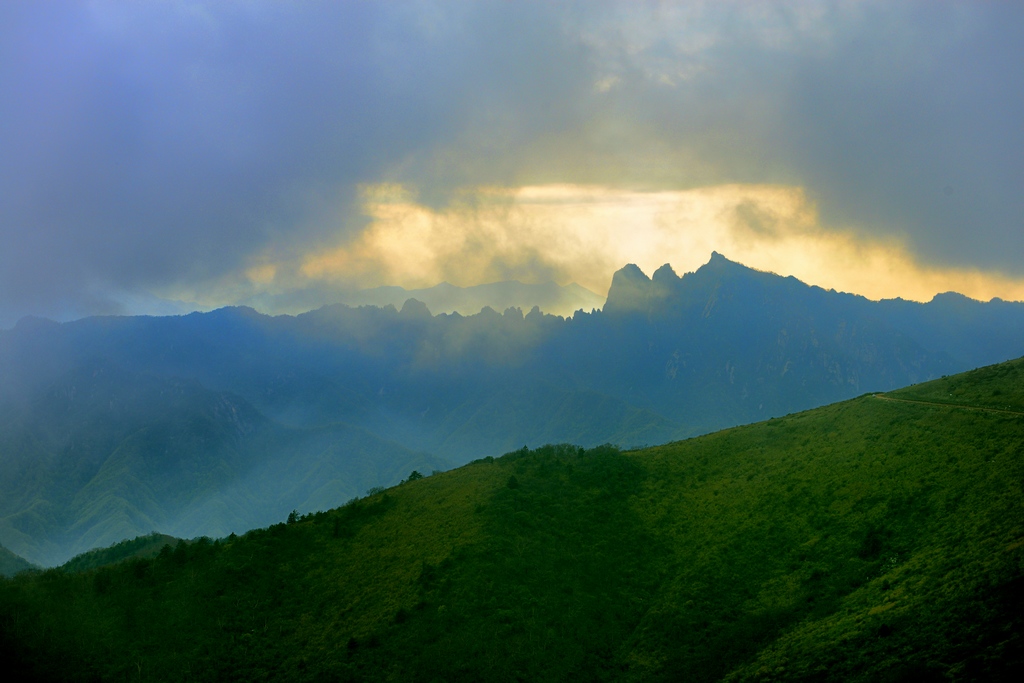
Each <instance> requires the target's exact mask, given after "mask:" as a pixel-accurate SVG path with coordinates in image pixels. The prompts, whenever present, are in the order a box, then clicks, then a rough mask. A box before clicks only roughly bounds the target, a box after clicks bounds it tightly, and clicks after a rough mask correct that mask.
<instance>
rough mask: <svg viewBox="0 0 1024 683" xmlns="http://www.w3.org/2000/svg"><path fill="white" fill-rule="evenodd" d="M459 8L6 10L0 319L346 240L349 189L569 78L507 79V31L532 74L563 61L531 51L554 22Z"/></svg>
mask: <svg viewBox="0 0 1024 683" xmlns="http://www.w3.org/2000/svg"><path fill="white" fill-rule="evenodd" d="M465 10H466V11H464V12H461V14H463V15H465V16H446V15H445V14H442V13H440V10H439V9H435V8H431V7H429V6H423V7H413V6H390V5H385V4H383V3H319V4H318V3H208V4H205V5H203V4H185V3H133V4H127V3H90V4H84V3H83V4H75V3H49V4H47V3H42V4H35V3H33V4H29V3H24V4H8V5H5V9H3V10H2V12H3V13H4V16H3V17H2V18H0V26H2V27H3V28H0V31H2V32H3V34H2V35H0V44H2V45H3V47H2V48H0V49H2V50H3V53H2V63H0V79H2V80H0V88H2V95H0V102H2V103H0V127H2V131H3V133H2V135H3V139H4V147H5V150H4V153H3V155H2V157H0V193H2V194H0V238H2V240H3V244H4V249H3V250H2V252H0V289H2V292H3V294H2V295H0V320H4V321H5V322H10V319H11V318H12V317H13V316H15V315H17V314H20V313H22V312H35V313H41V314H44V315H55V316H69V315H75V314H83V313H87V312H103V311H105V310H108V309H111V308H112V307H115V306H116V305H115V304H113V303H112V302H111V301H110V300H105V296H106V295H107V294H108V293H110V292H116V291H118V290H129V291H130V290H133V289H145V288H147V287H151V286H160V285H165V284H168V283H174V282H179V281H190V280H191V281H202V280H203V279H205V278H212V277H215V276H216V275H218V274H220V273H223V272H226V271H230V270H232V269H235V268H238V267H239V266H241V265H244V263H245V261H246V259H247V257H249V256H250V255H252V254H254V253H259V252H260V251H261V250H263V249H265V248H271V247H272V248H275V249H277V250H281V249H284V250H287V249H289V248H298V247H299V246H301V245H303V244H307V243H310V242H315V241H316V240H318V239H323V238H326V237H327V236H328V231H330V236H331V237H333V238H335V239H336V232H337V231H338V230H339V229H341V230H344V229H345V228H346V227H347V228H348V229H349V230H353V229H356V228H358V226H359V220H358V215H357V214H355V213H354V212H353V211H352V209H351V206H352V204H351V203H352V199H353V198H354V197H355V196H356V185H357V183H359V182H364V181H377V180H380V179H382V178H386V177H387V175H388V174H389V173H391V172H393V170H392V169H394V168H396V167H397V168H399V169H400V168H401V165H402V163H403V161H404V160H405V159H406V158H408V157H414V156H415V155H416V154H417V153H418V152H419V151H420V150H422V149H430V148H434V147H437V146H438V145H444V144H445V143H446V141H448V140H451V139H454V138H455V137H457V136H458V135H461V134H462V132H463V130H464V129H465V127H466V119H467V118H468V117H476V118H483V119H487V118H488V117H498V116H502V115H503V111H504V107H505V106H506V105H509V104H511V102H509V101H508V98H516V97H525V96H526V90H527V89H538V87H539V88H541V89H542V88H543V86H544V83H545V82H546V81H550V80H551V78H552V77H554V76H553V75H554V74H557V73H558V71H559V65H563V66H564V67H566V68H568V66H569V65H568V62H567V60H565V59H552V60H551V61H552V63H553V64H554V65H555V66H554V68H551V69H549V70H548V75H546V76H545V75H544V74H539V75H538V77H536V78H534V77H527V76H526V74H524V73H523V72H521V71H520V72H518V73H517V72H516V68H517V67H521V66H522V62H524V61H525V62H526V63H529V61H530V60H529V58H522V57H518V56H517V53H516V50H515V48H514V46H513V45H512V44H511V43H510V41H509V39H508V36H509V35H510V33H514V34H518V36H520V37H522V38H523V39H526V40H528V41H529V42H530V43H531V45H532V46H533V48H534V50H535V52H534V56H535V57H537V58H538V59H540V58H541V57H540V55H542V54H544V53H547V54H550V53H551V51H552V50H554V51H555V52H557V51H558V50H560V49H561V46H560V45H558V44H554V45H545V42H547V43H551V40H550V37H558V36H560V34H559V33H558V28H557V26H551V25H550V23H545V22H539V23H538V24H537V26H538V27H539V28H536V29H535V28H531V27H530V21H531V17H530V16H529V13H521V12H513V11H511V8H508V7H505V8H498V10H499V11H496V12H493V11H492V12H491V13H490V15H486V16H485V15H483V14H481V13H480V12H477V10H476V9H475V8H472V7H467V8H465ZM474 12H477V15H476V16H474ZM545 33H547V34H548V36H545V35H544V34H545ZM503 37H504V38H503ZM458 39H461V40H462V41H463V42H462V43H459V42H458ZM516 60H518V61H519V62H520V63H519V64H516V63H513V62H514V61H516ZM533 66H540V65H539V64H535V65H533ZM502 72H505V73H506V74H507V76H508V77H507V78H502ZM492 73H497V74H498V79H499V80H502V81H503V82H501V83H499V82H495V83H493V84H492V83H491V82H490V76H491V74H492ZM562 94H563V95H564V93H562Z"/></svg>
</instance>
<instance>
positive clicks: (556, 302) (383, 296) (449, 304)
mask: <svg viewBox="0 0 1024 683" xmlns="http://www.w3.org/2000/svg"><path fill="white" fill-rule="evenodd" d="M409 299H416V300H418V301H422V302H423V303H424V304H426V305H427V307H428V308H429V309H430V310H431V311H432V312H434V313H460V314H462V315H473V314H475V313H479V312H480V310H481V309H482V308H484V307H487V306H489V307H491V308H494V309H496V310H499V311H503V310H505V309H507V308H521V309H523V310H526V311H528V310H530V309H531V308H533V307H534V306H536V307H538V308H540V309H541V310H542V311H545V312H547V313H552V314H555V315H572V313H573V312H574V311H577V310H584V311H590V310H593V309H595V308H600V307H601V306H602V305H603V304H604V297H602V296H600V295H598V294H595V293H594V292H591V291H590V290H589V289H586V288H585V287H581V286H580V285H578V284H576V283H575V282H573V283H570V284H568V285H559V284H557V283H554V282H546V283H539V284H526V283H522V282H514V281H511V282H492V283H489V284H484V285H475V286H472V287H458V286H456V285H453V284H449V283H447V282H442V283H441V284H439V285H435V286H433V287H427V288H424V289H405V288H403V287H394V286H390V287H375V288H373V289H361V290H356V291H351V290H345V289H337V290H327V291H326V292H325V291H324V290H323V289H320V288H317V289H309V290H300V291H297V292H289V293H286V294H280V295H273V296H270V295H261V296H258V297H254V298H252V299H250V300H248V301H247V302H246V303H247V304H248V305H249V306H252V307H253V308H256V309H258V310H263V311H275V312H284V313H297V312H302V311H308V310H310V309H313V308H318V307H320V306H323V305H324V303H325V302H327V301H329V302H331V303H341V304H345V305H348V306H379V307H381V308H383V307H385V306H394V307H395V308H401V307H402V304H403V303H405V302H406V301H407V300H409Z"/></svg>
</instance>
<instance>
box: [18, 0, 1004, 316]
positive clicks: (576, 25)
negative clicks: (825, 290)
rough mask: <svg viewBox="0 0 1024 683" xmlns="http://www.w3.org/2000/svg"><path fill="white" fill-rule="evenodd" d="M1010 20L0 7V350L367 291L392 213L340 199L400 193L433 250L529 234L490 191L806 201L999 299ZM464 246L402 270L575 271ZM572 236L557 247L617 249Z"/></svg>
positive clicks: (997, 11)
mask: <svg viewBox="0 0 1024 683" xmlns="http://www.w3.org/2000/svg"><path fill="white" fill-rule="evenodd" d="M1022 15H1024V7H1022V6H1020V5H1019V4H1016V3H986V4H970V5H964V4H954V3H948V4H947V3H939V4H936V3H933V2H908V3H899V4H893V3H887V2H843V1H839V0H837V1H836V2H831V3H827V4H825V3H802V2H783V3H756V4H752V3H744V2H735V3H732V2H687V3H663V2H653V1H652V2H637V3H614V2H579V3H549V2H517V3H508V2H504V1H497V0H495V1H491V2H489V1H483V2H474V3H435V2H429V1H426V0H424V1H422V2H417V1H410V2H403V3H371V2H351V3H335V2H304V3H276V2H265V1H263V0H253V1H251V2H245V3H222V2H190V3H120V2H110V1H105V0H95V1H92V2H85V1H84V0H83V1H82V2H60V3H58V2H38V3H35V2H33V3H3V4H0V136H2V138H0V139H2V144H3V148H4V153H3V154H2V155H0V245H2V247H3V248H2V249H0V327H3V326H6V325H8V324H10V323H11V322H13V320H15V319H16V318H17V317H18V316H20V315H23V314H26V313H35V314H42V315H51V316H54V317H61V318H68V317H75V316H78V315H85V314H88V313H98V312H119V311H127V312H132V311H136V310H137V309H135V308H133V306H134V304H132V303H131V302H133V301H144V300H146V298H147V296H150V297H151V296H152V295H154V294H161V293H167V292H172V293H173V292H177V293H182V292H184V293H189V292H193V293H198V295H201V296H200V297H191V296H189V297H185V298H186V300H189V301H198V300H199V299H200V298H203V297H205V299H206V300H211V299H212V298H215V297H222V296H227V295H229V294H230V295H238V296H244V295H245V294H246V293H247V292H249V291H251V290H252V289H253V288H254V287H271V286H279V287H280V286H284V285H285V283H288V282H290V281H292V280H294V281H296V282H299V281H302V279H303V278H307V276H308V275H312V274H313V270H309V269H311V268H312V269H315V268H316V267H317V266H316V264H315V263H314V262H312V261H310V262H308V263H307V261H305V260H303V259H305V258H307V257H309V255H311V254H322V255H326V254H328V253H332V250H335V253H336V255H337V251H336V250H337V249H338V247H339V245H346V248H347V249H348V248H350V249H355V251H346V252H345V254H346V255H347V257H348V258H351V259H354V260H353V261H351V262H350V264H349V266H347V267H348V268H350V270H349V271H345V269H344V268H342V267H341V266H340V265H339V263H331V264H328V263H327V262H325V263H324V266H323V267H324V268H325V270H323V273H327V272H330V273H331V277H332V278H336V279H338V278H340V279H347V280H348V281H351V282H363V281H365V282H371V281H372V282H384V280H385V277H391V276H392V275H396V276H397V275H398V274H401V273H403V272H407V271H405V270H385V271H381V272H378V273H375V272H371V271H370V270H368V268H369V266H368V264H371V263H374V262H375V261H374V258H371V257H370V256H367V254H374V253H383V252H384V251H387V249H388V248H389V247H387V245H386V244H385V243H384V240H386V239H388V238H389V235H391V234H392V233H390V232H388V231H387V230H384V228H382V227H381V226H382V225H384V224H386V223H387V224H391V223H395V222H396V221H399V218H398V217H397V214H394V215H392V216H391V217H390V218H388V217H386V216H385V215H384V213H386V212H387V211H391V212H393V213H394V212H398V211H400V210H405V209H402V205H401V203H392V204H390V205H389V206H390V207H391V208H390V209H388V208H385V207H384V205H383V204H382V203H381V204H380V206H378V207H377V208H375V209H373V211H376V212H377V213H372V212H371V214H370V215H369V216H368V215H367V214H366V211H365V208H364V207H365V206H371V205H373V206H376V205H375V204H373V202H369V201H368V200H367V197H366V196H365V194H364V190H363V189H361V188H367V187H380V186H382V185H385V184H388V183H390V184H394V185H398V186H402V187H406V188H409V187H415V188H417V192H418V194H417V196H416V198H415V201H413V202H411V203H408V202H407V204H408V206H407V207H406V208H407V209H408V210H409V211H412V212H413V213H414V214H415V213H416V211H420V210H422V211H424V212H426V213H420V214H416V215H419V219H418V220H421V222H422V221H427V223H429V224H430V225H434V223H436V221H438V220H440V219H439V218H438V216H441V215H448V214H450V213H451V212H453V211H455V207H461V208H459V209H458V211H459V212H462V213H465V212H466V211H468V210H469V207H470V205H472V204H473V203H474V202H483V208H482V209H481V211H483V213H484V214H486V216H487V221H496V220H499V218H500V213H499V212H498V208H496V207H499V206H504V207H505V209H507V210H509V211H512V212H513V218H515V219H516V220H520V222H522V221H525V220H526V219H525V218H523V217H522V216H519V214H518V213H516V212H520V213H522V211H523V209H522V207H521V206H520V203H521V202H522V201H523V198H522V196H519V195H517V198H516V199H515V201H513V200H512V199H511V198H510V195H509V194H508V193H510V192H515V190H508V189H504V190H496V191H495V192H493V193H491V194H490V195H486V193H481V192H478V191H477V190H476V189H474V188H481V187H492V188H545V187H546V188H550V187H556V186H573V187H577V188H579V187H585V186H591V187H598V186H599V187H603V188H608V189H614V190H621V191H636V190H644V191H655V190H657V191H666V192H668V191H690V190H696V189H699V188H709V187H723V186H775V187H789V188H794V187H799V188H803V190H802V192H803V193H804V197H805V201H806V202H807V203H809V204H813V206H814V207H815V209H816V211H817V212H818V215H819V219H818V222H819V223H820V224H821V225H823V226H826V228H827V230H830V231H832V232H834V233H835V234H837V235H839V236H842V235H848V234H858V235H868V236H872V237H873V239H874V240H875V241H876V242H878V243H888V240H896V243H898V244H899V245H901V247H900V248H901V249H903V250H905V251H906V252H907V254H908V258H911V259H912V260H913V261H914V262H915V263H920V264H922V265H921V267H922V268H928V267H930V268H935V269H938V270H936V272H940V271H941V272H946V269H948V268H956V269H959V270H960V271H963V272H965V273H966V272H973V271H978V272H979V273H986V272H991V273H998V272H1003V273H1006V274H1008V277H1011V278H1012V277H1016V276H1019V275H1022V274H1024V261H1022V260H1021V259H1020V258H1019V255H1020V254H1021V253H1024V224H1022V223H1021V216H1024V193H1021V192H1020V187H1021V182H1022V179H1024V129H1022V128H1021V126H1020V125H1019V121H1020V120H1021V119H1022V118H1024V74H1022V73H1021V70H1020V69H1019V68H1018V65H1019V64H1020V63H1021V61H1022V58H1024V55H1022V52H1024V21H1022V19H1024V16H1022ZM466 188H469V189H468V190H467V189H466ZM503 193H504V194H503ZM485 195H486V198H485ZM758 206H759V207H760V206H761V205H760V204H758ZM415 207H419V208H418V209H417V208H415ZM590 208H591V209H592V208H593V207H590ZM587 210H590V209H587ZM761 210H764V209H763V207H762V209H761ZM382 212H383V213H382ZM741 213H742V212H741ZM460 215H461V214H460ZM517 216H518V217H517ZM748 218H749V221H748V222H750V221H753V222H752V223H751V226H754V227H752V229H755V231H756V225H761V227H762V228H763V227H764V225H766V224H764V225H762V224H760V223H758V221H759V220H762V219H760V218H757V217H756V216H754V217H752V218H750V217H748ZM411 220H412V219H411V218H409V217H406V218H402V220H401V222H402V225H406V226H407V227H406V228H403V229H405V230H409V231H411V230H412V228H411V227H408V226H411V225H413V222H411ZM388 221H390V222H391V223H388ZM480 221H482V222H481V224H480V225H481V227H479V230H480V231H482V232H479V233H478V234H477V233H474V234H476V235H477V236H476V237H474V236H473V235H472V234H470V233H466V234H464V235H461V236H460V235H458V234H456V235H454V236H450V237H444V236H442V235H434V238H435V239H437V240H440V241H442V242H443V241H444V240H447V242H446V243H447V244H449V246H451V245H454V244H460V245H462V248H463V249H465V250H466V253H467V255H466V257H465V258H464V259H462V260H463V261H464V262H465V264H466V270H465V271H464V272H461V273H459V272H455V271H454V270H452V268H449V266H447V265H443V266H442V265H438V264H434V265H432V266H430V267H429V268H427V267H426V266H423V267H420V266H417V265H416V263H414V262H413V261H412V260H411V259H410V260H409V261H408V262H407V263H406V266H407V267H409V268H412V270H411V271H408V272H413V273H419V275H418V277H420V278H426V277H428V275H429V273H431V272H433V271H438V272H440V271H444V272H446V273H449V275H450V277H451V279H453V280H459V281H461V282H464V283H469V282H470V280H472V279H473V278H496V277H504V276H516V277H519V276H521V277H527V278H542V277H547V276H549V275H557V274H559V273H563V272H568V271H566V270H565V268H566V267H567V266H565V265H564V264H563V263H562V262H561V261H559V260H558V259H556V258H554V257H552V256H551V250H550V249H547V248H546V247H544V245H540V244H533V243H532V242H531V244H533V246H527V245H521V246H517V245H515V244H513V243H508V244H504V245H503V246H502V247H501V254H502V257H501V258H499V259H488V258H484V257H483V256H478V255H476V254H477V253H478V252H479V253H481V254H482V253H489V250H490V248H491V247H490V245H489V244H488V240H490V239H492V238H494V237H497V236H498V235H499V233H500V234H501V235H505V233H503V232H501V230H500V228H499V226H496V225H491V224H489V223H488V224H487V225H486V226H485V225H484V223H485V222H486V221H483V218H481V219H480ZM442 222H443V221H442ZM421 229H423V230H432V229H433V228H429V226H428V227H426V228H421ZM522 229H523V230H527V229H526V228H525V227H524V228H522ZM364 230H369V231H370V232H368V233H365V234H364V233H363V231H364ZM574 230H576V231H575V232H573V231H569V232H566V233H559V235H560V236H559V237H558V239H561V240H570V238H571V239H578V240H582V241H584V242H587V243H590V242H593V241H597V240H606V241H607V240H609V239H610V238H607V237H606V236H605V235H604V233H603V232H602V230H603V229H602V228H600V227H595V228H593V230H590V231H587V230H584V229H583V227H580V228H579V229H578V230H577V229H576V228H574ZM495 231H497V232H495ZM524 234H527V235H529V236H537V235H542V234H543V227H542V226H540V225H538V226H535V227H531V228H529V230H527V232H526V233H524ZM404 237H405V238H407V239H411V240H412V241H413V242H414V243H415V241H416V239H417V238H416V233H414V232H411V233H409V234H407V235H404ZM503 239H508V240H511V241H512V242H514V241H515V240H516V239H518V237H517V234H512V235H505V237H504V238H503ZM530 239H534V237H530ZM534 241H535V242H536V241H537V240H534ZM611 242H613V243H614V242H615V240H614V239H612V240H611ZM360 244H361V245H364V246H362V247H359V248H356V247H355V246H353V245H360ZM563 246H564V247H565V248H574V243H571V242H564V244H563ZM712 248H717V249H718V250H719V251H723V252H725V251H727V248H726V247H725V245H712ZM360 249H362V250H363V251H360ZM375 250H376V251H375ZM431 253H433V252H431ZM445 253H448V252H445ZM588 253H590V252H588ZM601 253H602V254H603V253H605V252H601ZM432 258H433V257H432ZM437 258H439V259H441V260H442V261H443V260H444V259H448V260H447V261H445V263H449V262H450V263H452V264H455V263H457V262H458V261H459V259H458V258H456V257H455V256H445V257H444V258H442V257H441V256H437ZM593 258H597V257H596V256H595V257H593ZM602 258H603V257H602ZM702 258H703V256H702ZM615 262H616V263H615V266H616V267H617V266H619V265H621V263H622V262H624V259H623V258H617V259H615ZM270 263H273V264H277V265H276V266H275V267H276V268H277V270H275V271H274V273H273V276H272V277H271V275H270V271H269V270H266V269H265V268H264V269H263V270H259V268H263V267H264V266H266V265H267V264H270ZM432 263H433V262H432ZM304 264H305V266H304ZM488 264H489V265H488ZM328 265H329V266H330V267H329V268H328V267H327V266H328ZM303 267H305V268H306V271H305V272H306V274H304V271H303V270H302V269H303ZM605 267H606V266H605V264H604V263H603V262H601V263H600V264H598V263H597V262H595V263H594V264H593V271H592V272H595V273H596V272H598V271H599V270H601V269H603V268H605ZM253 268H257V270H252V269H253ZM289 269H290V270H289ZM431 269H433V270H431ZM247 270H248V271H250V275H251V276H252V277H247V276H246V275H245V273H246V271H247ZM346 272H347V274H346ZM446 277H447V276H446ZM992 277H996V276H995V275H993V276H992ZM211 283H213V284H215V285H216V287H217V291H216V292H204V289H206V288H207V287H209V286H212V285H211Z"/></svg>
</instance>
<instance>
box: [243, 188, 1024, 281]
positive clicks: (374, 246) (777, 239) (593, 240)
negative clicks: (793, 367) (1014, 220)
mask: <svg viewBox="0 0 1024 683" xmlns="http://www.w3.org/2000/svg"><path fill="white" fill-rule="evenodd" d="M363 201H364V212H365V213H366V215H367V216H368V217H369V218H370V223H369V225H368V226H367V228H366V229H365V230H364V231H363V232H362V233H361V234H360V235H359V236H358V237H356V238H355V239H354V240H352V241H350V242H348V243H346V244H344V245H342V246H338V247H335V248H330V249H323V250H319V251H315V252H312V253H308V254H306V255H305V256H304V257H303V258H302V260H301V265H300V266H299V268H298V271H299V273H301V276H303V277H304V278H308V279H309V280H312V281H320V282H350V283H351V282H357V283H359V284H360V285H362V286H374V285H381V284H392V285H401V286H404V287H425V286H431V285H434V284H437V283H438V282H441V281H448V282H451V283H453V284H457V285H463V286H467V285H473V284H479V283H482V282H493V281H497V280H506V279H519V280H523V281H527V282H529V281H534V282H537V281H546V280H551V279H554V280H556V281H559V282H562V283H567V282H570V281H575V282H577V283H579V284H581V285H583V286H585V287H587V288H589V289H592V290H593V291H595V292H599V293H602V294H603V293H604V292H607V289H608V286H609V284H610V283H611V277H612V274H613V273H614V271H615V270H616V269H618V268H620V267H621V266H623V265H624V264H626V263H636V264H637V265H638V266H640V268H641V269H643V270H644V271H645V272H647V273H651V272H653V271H654V270H655V269H656V268H658V267H659V266H660V265H662V264H664V263H670V264H671V265H672V267H673V268H674V269H675V270H676V271H677V272H679V273H683V272H688V271H692V270H695V269H696V268H698V267H700V265H701V264H703V263H705V262H706V261H707V259H708V257H709V255H710V253H711V252H712V251H719V252H721V253H723V254H725V255H726V256H727V257H729V258H730V259H733V260H735V261H739V262H741V263H743V264H745V265H748V266H750V267H753V268H757V269H760V270H768V271H773V272H776V273H779V274H782V275H794V276H796V277H797V278H799V279H801V280H803V281H805V282H807V283H809V284H816V285H819V286H821V287H824V288H833V289H836V290H840V291H848V292H854V293H857V294H863V295H864V296H867V297H868V298H872V299H881V298H894V297H903V298H906V299H914V300H918V301H927V300H929V299H930V298H931V297H932V296H933V295H935V294H936V293H939V292H944V291H950V290H954V291H958V292H961V293H963V294H966V295H968V296H971V297H973V298H977V299H982V300H987V299H990V298H992V297H1001V298H1004V299H1013V300H1021V299H1024V282H1022V281H1021V280H1017V279H1013V278H1010V277H1007V276H1004V275H1001V274H999V273H995V272H983V271H980V270H966V269H955V268H941V267H936V266H928V265H925V264H923V263H920V262H919V261H918V260H917V259H915V257H914V255H913V254H912V253H910V251H909V250H908V249H907V247H906V246H905V244H904V243H902V242H901V241H899V240H898V239H895V238H894V239H890V240H888V241H883V240H880V239H878V238H877V237H870V236H868V235H867V234H866V233H863V234H862V233H858V232H856V231H854V230H837V229H832V228H826V227H825V226H823V225H821V223H820V221H819V218H818V212H817V208H816V206H815V204H814V202H812V201H811V200H810V199H809V198H808V196H807V195H806V193H805V192H804V191H803V190H802V189H801V188H798V187H787V186H780V185H735V184H733V185H721V186H715V187H705V188H699V189H691V190H680V191H657V192H648V191H637V190H622V189H615V188H610V187H602V186H580V185H544V186H528V187H521V188H495V187H483V188H475V189H472V190H466V191H464V192H463V194H462V196H461V199H459V200H458V201H454V202H452V203H450V204H449V205H447V206H444V207H442V208H432V207H430V206H427V205H426V204H424V203H421V202H419V201H417V198H416V195H415V193H414V192H413V191H412V190H411V189H410V188H407V187H402V186H398V185H373V186H367V187H364V188H363ZM265 272H266V271H265V270H261V271H260V273H261V274H263V273H265Z"/></svg>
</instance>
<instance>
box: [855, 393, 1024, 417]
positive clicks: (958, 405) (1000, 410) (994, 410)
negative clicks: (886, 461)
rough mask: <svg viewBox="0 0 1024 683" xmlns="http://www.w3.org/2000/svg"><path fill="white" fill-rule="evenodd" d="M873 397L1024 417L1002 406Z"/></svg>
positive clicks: (875, 395)
mask: <svg viewBox="0 0 1024 683" xmlns="http://www.w3.org/2000/svg"><path fill="white" fill-rule="evenodd" d="M872 396H874V397H875V398H877V399H879V400H882V401H896V402H897V403H916V404H918V405H922V406H936V407H939V408H963V409H964V410H981V411H984V412H986V413H1002V414H1004V415H1019V416H1021V417H1024V412H1020V411H1017V410H1006V409H1003V408H986V407H985V406H971V405H966V404H963V403H939V402H937V401H917V400H914V399H911V398H895V397H893V396H886V395H885V394H872Z"/></svg>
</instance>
